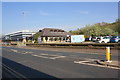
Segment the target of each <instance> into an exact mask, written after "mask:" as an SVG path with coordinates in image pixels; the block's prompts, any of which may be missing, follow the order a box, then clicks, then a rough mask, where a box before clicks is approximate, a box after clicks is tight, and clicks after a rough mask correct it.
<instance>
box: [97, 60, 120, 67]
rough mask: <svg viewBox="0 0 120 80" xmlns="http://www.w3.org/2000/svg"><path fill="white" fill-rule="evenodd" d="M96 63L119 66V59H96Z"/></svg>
mask: <svg viewBox="0 0 120 80" xmlns="http://www.w3.org/2000/svg"><path fill="white" fill-rule="evenodd" d="M97 63H98V64H100V65H105V66H111V67H118V68H120V65H119V63H120V62H119V61H105V60H97Z"/></svg>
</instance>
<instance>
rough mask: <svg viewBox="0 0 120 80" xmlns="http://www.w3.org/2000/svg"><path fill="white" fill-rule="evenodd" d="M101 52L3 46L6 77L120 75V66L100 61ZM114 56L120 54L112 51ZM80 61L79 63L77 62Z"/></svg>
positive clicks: (105, 76) (110, 76)
mask: <svg viewBox="0 0 120 80" xmlns="http://www.w3.org/2000/svg"><path fill="white" fill-rule="evenodd" d="M104 58H105V55H102V54H89V53H88V54H87V53H86V54H85V53H75V52H74V53H73V52H62V51H58V52H57V51H48V50H40V49H39V50H35V49H24V48H17V47H16V48H15V47H2V67H3V68H2V69H3V73H2V76H3V78H10V79H11V78H24V79H28V78H55V79H59V78H118V77H119V76H118V70H119V69H117V68H113V67H106V66H101V65H98V64H96V63H95V62H94V60H96V59H104ZM112 59H113V60H117V59H118V56H116V55H113V56H112ZM77 61H80V63H76V62H77Z"/></svg>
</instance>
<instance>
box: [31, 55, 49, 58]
mask: <svg viewBox="0 0 120 80" xmlns="http://www.w3.org/2000/svg"><path fill="white" fill-rule="evenodd" d="M32 55H33V56H36V57H41V58H49V57H45V56H40V55H35V54H32Z"/></svg>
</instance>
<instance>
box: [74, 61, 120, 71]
mask: <svg viewBox="0 0 120 80" xmlns="http://www.w3.org/2000/svg"><path fill="white" fill-rule="evenodd" d="M87 62H89V61H87ZM74 63H77V64H84V65H90V66H97V67H105V68H112V69H120V68H117V67H111V66H103V65H97V64H90V63H84V61H74Z"/></svg>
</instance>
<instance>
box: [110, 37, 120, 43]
mask: <svg viewBox="0 0 120 80" xmlns="http://www.w3.org/2000/svg"><path fill="white" fill-rule="evenodd" d="M110 42H113V43H118V42H120V36H113V37H112V38H111V39H110Z"/></svg>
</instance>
